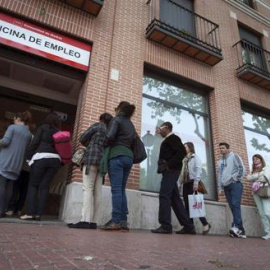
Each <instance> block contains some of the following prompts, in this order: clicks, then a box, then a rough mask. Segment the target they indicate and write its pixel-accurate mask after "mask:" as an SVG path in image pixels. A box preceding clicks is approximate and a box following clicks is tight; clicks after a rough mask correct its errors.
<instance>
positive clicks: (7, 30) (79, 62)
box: [0, 13, 91, 71]
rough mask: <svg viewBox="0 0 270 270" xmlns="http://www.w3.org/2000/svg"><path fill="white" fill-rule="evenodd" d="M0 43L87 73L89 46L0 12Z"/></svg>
mask: <svg viewBox="0 0 270 270" xmlns="http://www.w3.org/2000/svg"><path fill="white" fill-rule="evenodd" d="M0 43H3V44H5V45H8V46H11V47H15V48H18V49H21V50H24V51H27V52H30V53H33V54H37V55H39V56H42V57H45V58H49V59H51V60H54V61H57V62H61V63H63V64H66V65H70V66H73V67H76V68H79V69H82V70H85V71H87V70H88V66H89V60H90V51H91V46H90V45H88V44H85V43H83V42H80V41H77V40H74V39H71V38H69V37H66V36H63V35H61V34H58V33H56V32H52V31H50V30H47V29H45V28H41V27H39V26H36V25H33V24H29V23H27V22H24V21H22V20H19V19H16V18H13V17H11V16H8V15H6V14H3V13H0Z"/></svg>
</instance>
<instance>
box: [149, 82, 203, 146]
mask: <svg viewBox="0 0 270 270" xmlns="http://www.w3.org/2000/svg"><path fill="white" fill-rule="evenodd" d="M144 85H147V87H148V90H149V92H153V91H156V92H158V98H159V99H161V100H162V101H157V100H155V101H151V102H148V103H147V105H148V106H149V107H150V108H152V109H153V110H152V116H151V117H152V118H156V117H162V116H163V115H164V113H165V112H169V113H170V114H171V116H173V117H174V118H175V119H176V121H177V123H180V122H181V113H182V110H183V109H181V108H179V106H176V104H177V105H178V104H180V105H181V106H182V107H185V108H187V109H188V111H189V113H190V114H191V115H192V117H193V119H194V122H195V125H196V129H195V130H194V133H195V134H196V135H197V136H198V137H199V138H200V139H201V140H202V141H204V142H205V141H206V138H205V137H204V136H203V134H202V133H201V131H200V128H199V124H198V120H199V119H200V117H201V116H200V115H199V114H197V113H196V112H203V111H204V106H203V97H202V96H200V95H197V94H195V93H193V92H189V91H183V90H182V89H180V88H177V87H174V86H172V85H169V84H166V83H163V82H160V81H158V80H155V79H152V78H149V77H146V78H145V80H144ZM163 100H164V101H167V102H168V103H166V102H164V101H163ZM173 104H175V105H173Z"/></svg>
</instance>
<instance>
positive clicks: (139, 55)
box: [0, 0, 270, 235]
mask: <svg viewBox="0 0 270 270" xmlns="http://www.w3.org/2000/svg"><path fill="white" fill-rule="evenodd" d="M83 4H84V5H83ZM87 5H88V6H87ZM75 6H76V7H75ZM166 10H168V11H166ZM0 12H1V13H4V14H8V15H9V16H13V17H17V18H19V19H22V20H26V21H29V22H30V23H32V24H36V25H38V26H41V27H43V28H48V29H50V30H52V31H56V32H57V33H60V34H62V35H66V36H68V37H71V38H73V39H75V40H76V39H78V40H79V41H81V42H84V43H86V44H90V45H92V50H91V57H90V65H89V71H88V72H84V73H83V72H81V73H80V75H81V77H80V78H79V79H78V80H79V81H81V87H79V88H78V91H77V94H76V95H75V96H74V97H73V101H72V102H71V103H72V105H73V106H75V107H76V110H75V112H74V113H73V118H74V121H73V122H72V123H71V124H70V125H71V126H72V131H73V143H74V148H76V146H77V145H78V142H77V141H78V136H79V135H80V134H81V133H82V132H83V131H84V130H85V129H86V128H87V127H88V126H89V125H90V124H92V123H93V122H95V121H97V119H98V116H99V115H100V114H101V113H103V112H104V111H107V112H113V109H114V107H115V106H116V105H117V104H118V102H119V101H121V100H127V101H130V102H132V103H134V104H135V105H136V108H137V109H136V113H135V115H134V117H133V122H134V124H135V125H136V128H137V130H138V131H141V135H142V137H143V138H145V139H146V138H148V139H149V138H150V143H149V145H148V146H147V147H148V151H149V153H150V155H152V157H153V158H154V155H155V153H154V147H155V145H154V141H153V136H154V131H155V125H156V124H158V123H160V121H162V120H163V121H168V120H169V121H172V122H173V123H174V124H175V131H176V132H177V133H178V134H179V135H180V136H181V137H182V133H183V132H184V133H185V134H184V135H183V141H186V140H193V139H195V141H197V140H198V149H199V153H201V154H202V155H203V156H204V158H202V159H203V161H204V165H205V171H206V175H207V176H206V184H207V187H208V188H209V190H210V191H211V192H210V195H209V197H208V198H207V199H208V208H209V213H210V211H211V210H214V209H216V210H217V209H218V211H219V212H220V214H218V215H217V216H218V217H214V216H213V217H212V216H210V220H211V217H212V219H213V220H212V221H213V223H215V224H216V225H215V226H214V227H215V228H214V229H215V231H216V232H217V233H219V232H223V231H224V230H225V229H227V227H226V226H229V225H228V224H229V221H228V220H229V218H227V215H228V209H227V206H226V205H225V204H224V203H223V202H224V198H222V197H221V198H218V196H217V192H216V191H217V190H216V177H215V169H216V163H217V160H218V159H219V149H218V143H219V142H220V141H226V142H228V143H229V144H230V145H231V148H232V150H233V152H236V153H238V154H239V155H240V156H241V157H242V159H243V161H244V164H245V167H246V168H247V169H248V168H249V167H250V164H249V163H250V159H251V156H252V154H253V153H255V152H256V151H259V152H260V153H262V154H263V155H264V156H265V157H266V160H267V161H268V162H270V158H269V157H268V158H267V155H268V153H269V151H270V150H269V147H268V145H269V143H268V144H267V140H268V142H269V139H268V138H267V134H268V133H269V126H267V125H269V123H270V121H269V120H270V117H269V116H268V115H269V114H268V112H269V111H270V106H269V100H270V73H269V72H270V69H269V62H268V61H269V59H270V53H268V50H269V51H270V39H269V38H270V37H269V36H270V1H266V0H265V1H263V0H253V1H240V0H218V1H217V0H194V1H189V0H174V1H170V0H148V1H147V0H136V1H135V0H134V1H126V0H105V1H101V0H88V1H79V0H78V1H75V0H74V1H69V0H66V1H57V0H46V1H43V0H24V1H23V0H13V1H8V0H1V1H0ZM91 13H95V15H92V14H91ZM180 14H181V15H180ZM181 18H182V19H181ZM0 43H1V42H0ZM3 48H4V49H6V45H1V50H2V49H3ZM29 55H30V57H31V54H29ZM1 58H5V56H4V55H3V54H1ZM41 68H42V67H41ZM61 68H62V66H61ZM51 72H53V70H51ZM61 72H62V74H64V76H68V74H66V75H65V67H63V68H62V71H61ZM72 72H73V71H72ZM2 73H3V74H4V71H2ZM3 74H0V75H1V76H4V75H3ZM30 84H31V82H30ZM0 85H1V86H2V84H1V83H0ZM160 90H161V91H160ZM177 91H180V92H181V93H182V94H181V96H179V94H178V92H177ZM161 92H162V93H163V95H161V94H160V93H161ZM170 93H172V96H171V95H170ZM31 94H34V95H35V93H34V92H32V93H31ZM56 96H57V95H56ZM43 97H44V98H46V99H47V100H50V99H52V98H51V97H50V96H46V94H43ZM172 97H173V98H172ZM190 97H191V100H189V101H187V102H186V103H185V100H186V98H190ZM54 99H57V98H54ZM58 101H61V96H59V99H58ZM195 101H196V102H198V103H196V104H195ZM48 102H49V101H48ZM41 103H42V102H41ZM195 105H196V106H195ZM55 106H56V105H55ZM56 108H57V107H56ZM161 108H165V109H161ZM167 109H168V110H167ZM183 115H184V116H183ZM185 115H188V116H187V118H186V119H191V120H188V121H191V122H192V124H191V126H190V128H189V127H188V125H186V124H185V125H186V126H185V125H184V123H185ZM182 116H183V117H182ZM177 117H178V118H177ZM188 117H191V118H188ZM71 118H72V117H71ZM148 118H149V119H148ZM165 118H166V119H165ZM153 119H154V120H153ZM254 119H255V120H254ZM256 121H257V122H256ZM243 122H244V125H243ZM194 130H196V131H194ZM252 132H253V133H252ZM146 134H151V137H144V136H145V135H146ZM252 134H253V135H254V137H253V135H252ZM256 135H258V136H259V137H257V136H256ZM250 136H251V137H252V138H251V139H250ZM268 136H269V135H268ZM195 137H196V138H195ZM265 140H266V141H265ZM153 145H154V146H153ZM195 147H196V143H195ZM268 156H269V155H268ZM153 160H154V159H153ZM153 160H152V161H151V162H154V161H153ZM151 162H150V161H145V163H144V164H142V165H141V168H140V167H139V166H134V168H133V170H132V173H131V176H130V179H129V182H128V188H129V189H130V191H129V194H130V201H132V202H133V203H134V204H136V200H137V199H138V197H137V196H144V197H143V198H142V197H140V199H139V201H140V203H139V206H138V207H139V208H140V214H139V217H140V218H141V219H142V220H146V221H145V222H138V216H136V215H137V214H136V211H135V210H132V209H133V208H132V207H133V206H131V208H132V209H131V210H130V211H131V214H130V215H131V220H130V222H131V224H132V226H133V227H134V228H149V227H151V226H154V224H155V223H156V219H155V218H156V216H155V215H156V211H157V208H156V207H157V206H156V204H157V195H156V193H155V191H157V189H158V187H151V186H149V185H148V183H150V182H151V181H155V179H153V178H156V177H158V176H157V175H155V173H154V172H152V174H151V177H152V178H151V177H150V176H149V175H150V167H151V166H152V163H151ZM153 170H154V169H153ZM66 178H67V179H69V180H70V181H71V183H70V184H69V185H68V188H67V191H66V193H65V199H64V198H63V200H62V210H61V212H62V216H61V217H62V218H63V219H64V220H67V221H70V220H74V218H75V217H74V216H76V215H77V214H75V212H78V213H79V212H80V211H79V210H78V209H79V205H80V203H81V202H80V200H79V198H80V196H79V195H78V194H79V192H80V189H81V186H80V185H79V184H78V183H80V182H81V181H82V175H81V171H80V170H79V169H77V168H76V167H72V168H69V175H67V174H66ZM150 178H151V179H150ZM149 179H150V180H149ZM144 181H145V182H144ZM147 181H148V183H147ZM149 181H150V182H149ZM157 182H158V180H157ZM244 187H245V188H244V194H243V200H242V204H243V206H244V207H245V209H244V215H250V216H251V217H254V219H256V218H257V216H256V211H255V209H254V207H253V206H254V203H253V198H252V195H251V192H250V185H249V184H248V183H246V182H245V183H244ZM74 190H75V191H74ZM104 190H105V194H108V195H109V188H107V187H104ZM151 192H154V193H151ZM138 194H139V195H138ZM142 194H144V195H142ZM147 196H149V198H148V197H147ZM107 201H108V202H106V203H105V204H106V205H109V200H107ZM137 202H138V200H137ZM145 202H147V204H149V207H148V208H147V209H145V208H144V207H145V206H144V205H145ZM150 205H151V206H153V208H151V207H150ZM143 212H144V213H143ZM153 213H154V214H153ZM147 214H149V215H150V216H151V215H153V217H152V218H149V217H147ZM210 215H211V214H210ZM252 215H254V216H252ZM105 218H106V215H104V217H103V219H105ZM257 219H258V218H257ZM246 222H249V223H250V225H248V234H250V235H256V234H259V231H258V230H256V229H252V227H253V225H252V224H253V223H252V222H258V221H252V222H251V221H247V220H246ZM251 223H252V224H251ZM175 224H176V223H175ZM224 224H226V225H224Z"/></svg>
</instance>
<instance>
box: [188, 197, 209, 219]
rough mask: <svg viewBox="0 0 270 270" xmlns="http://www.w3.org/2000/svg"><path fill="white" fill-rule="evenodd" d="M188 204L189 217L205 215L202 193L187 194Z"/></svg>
mask: <svg viewBox="0 0 270 270" xmlns="http://www.w3.org/2000/svg"><path fill="white" fill-rule="evenodd" d="M188 205H189V217H190V218H198V217H205V205H204V199H203V194H200V193H198V194H195V193H193V194H192V195H188Z"/></svg>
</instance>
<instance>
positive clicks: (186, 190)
mask: <svg viewBox="0 0 270 270" xmlns="http://www.w3.org/2000/svg"><path fill="white" fill-rule="evenodd" d="M190 194H193V182H189V183H186V184H184V185H183V198H184V202H185V207H186V211H187V215H188V217H189V203H188V195H190ZM199 219H200V221H201V223H202V224H203V226H206V225H207V224H208V222H207V220H206V218H205V217H200V218H199ZM189 220H190V222H191V223H192V224H193V218H190V219H189Z"/></svg>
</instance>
